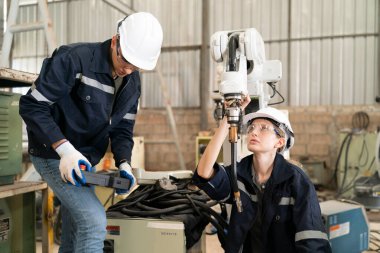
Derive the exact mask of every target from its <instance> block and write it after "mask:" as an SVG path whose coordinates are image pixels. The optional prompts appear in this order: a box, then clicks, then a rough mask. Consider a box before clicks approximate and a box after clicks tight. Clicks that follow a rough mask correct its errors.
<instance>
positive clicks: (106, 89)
mask: <svg viewBox="0 0 380 253" xmlns="http://www.w3.org/2000/svg"><path fill="white" fill-rule="evenodd" d="M75 77H76V78H77V79H81V81H82V83H83V84H86V85H88V86H91V87H94V88H97V89H99V90H102V91H104V92H106V93H109V94H114V93H115V88H114V87H111V86H108V85H105V84H102V83H100V82H98V81H97V80H95V79H92V78H90V77H87V76H84V75H82V74H81V73H78V74H77V75H76V76H75Z"/></svg>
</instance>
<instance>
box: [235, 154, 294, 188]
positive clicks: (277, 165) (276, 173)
mask: <svg viewBox="0 0 380 253" xmlns="http://www.w3.org/2000/svg"><path fill="white" fill-rule="evenodd" d="M252 162H253V155H252V154H251V155H249V156H246V157H244V158H243V159H242V160H241V162H240V164H239V167H240V168H239V170H238V175H239V176H240V177H242V178H244V179H245V180H247V181H248V182H249V181H250V180H252V172H251V168H252ZM291 176H292V173H291V170H290V166H289V165H288V163H287V162H286V160H285V158H284V157H283V156H282V155H281V154H279V153H277V154H276V157H275V159H274V166H273V171H272V174H271V176H270V180H271V181H272V183H273V184H280V183H282V182H284V181H286V180H288V179H289V178H290V177H291Z"/></svg>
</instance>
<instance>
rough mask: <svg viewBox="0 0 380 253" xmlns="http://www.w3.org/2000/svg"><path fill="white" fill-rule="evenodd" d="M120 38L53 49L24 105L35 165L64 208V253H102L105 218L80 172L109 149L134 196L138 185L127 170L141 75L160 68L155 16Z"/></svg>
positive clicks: (128, 25) (137, 19)
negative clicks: (134, 188)
mask: <svg viewBox="0 0 380 253" xmlns="http://www.w3.org/2000/svg"><path fill="white" fill-rule="evenodd" d="M115 30H117V32H116V34H115V35H114V36H113V37H112V38H111V39H109V40H106V41H104V42H99V43H76V44H70V45H63V46H61V47H59V48H58V49H56V50H55V51H54V53H53V55H52V56H51V57H49V58H47V59H45V60H44V62H43V66H42V68H41V71H40V75H39V77H38V78H37V80H36V81H35V83H34V85H33V87H32V88H31V89H30V90H29V92H28V93H27V94H26V95H24V96H22V97H21V99H20V115H21V116H22V118H23V119H24V121H25V123H26V125H27V131H28V142H29V147H28V151H29V154H30V158H31V160H32V162H33V165H34V167H35V168H36V170H37V171H38V172H39V173H40V174H41V177H42V178H43V179H44V180H45V181H46V182H47V183H48V185H49V186H50V187H51V188H52V189H53V191H54V194H55V196H57V197H58V199H59V200H60V203H61V214H62V236H61V245H60V252H81V253H85V252H90V253H100V252H103V242H104V239H105V236H106V223H107V221H106V214H105V211H104V207H103V205H102V204H101V203H100V202H99V200H98V198H97V196H96V195H95V193H94V191H93V189H92V188H89V187H87V186H83V184H84V183H85V179H84V178H83V176H82V173H81V168H82V167H81V165H84V167H85V168H86V170H91V169H92V166H93V165H96V164H98V163H99V161H100V159H101V158H102V157H103V156H104V154H105V152H106V151H107V148H108V146H109V143H110V144H111V145H110V146H111V150H112V153H113V155H114V159H115V165H116V166H117V167H118V168H119V170H120V176H121V177H125V178H128V179H130V181H131V187H130V188H129V190H130V189H132V188H133V186H134V185H135V182H136V180H135V178H134V176H133V174H132V173H131V166H130V162H131V154H132V148H133V129H134V125H135V118H136V113H137V107H138V101H139V98H140V94H141V84H140V76H139V71H137V70H139V69H144V70H151V69H153V68H154V67H155V66H156V63H157V60H158V57H159V55H160V52H161V44H162V28H161V25H160V23H159V22H158V20H157V19H156V18H155V17H154V16H153V15H152V14H150V13H147V12H140V13H135V14H132V15H130V16H128V17H126V18H124V19H122V20H121V21H119V22H117V24H116V25H115ZM116 192H117V193H118V194H124V193H127V191H122V190H117V191H116Z"/></svg>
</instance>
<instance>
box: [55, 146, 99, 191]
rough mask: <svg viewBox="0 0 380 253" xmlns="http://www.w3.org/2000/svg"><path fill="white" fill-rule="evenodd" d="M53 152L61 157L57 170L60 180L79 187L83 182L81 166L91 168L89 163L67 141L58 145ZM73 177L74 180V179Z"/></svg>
mask: <svg viewBox="0 0 380 253" xmlns="http://www.w3.org/2000/svg"><path fill="white" fill-rule="evenodd" d="M55 151H56V152H57V153H58V155H59V156H60V157H61V161H60V162H59V170H60V171H61V178H62V180H63V181H65V182H70V183H71V184H73V185H77V186H80V185H81V184H82V183H81V182H82V180H85V179H83V175H82V172H81V166H85V167H86V168H91V167H92V166H91V164H90V162H89V161H88V160H87V158H86V157H84V156H83V155H82V154H81V153H80V152H79V151H78V150H76V149H75V148H74V146H73V145H72V144H71V143H70V142H68V141H66V142H64V143H62V144H61V145H59V146H58V147H57V148H56V149H55ZM74 175H75V177H76V180H75V179H74ZM78 181H79V182H78Z"/></svg>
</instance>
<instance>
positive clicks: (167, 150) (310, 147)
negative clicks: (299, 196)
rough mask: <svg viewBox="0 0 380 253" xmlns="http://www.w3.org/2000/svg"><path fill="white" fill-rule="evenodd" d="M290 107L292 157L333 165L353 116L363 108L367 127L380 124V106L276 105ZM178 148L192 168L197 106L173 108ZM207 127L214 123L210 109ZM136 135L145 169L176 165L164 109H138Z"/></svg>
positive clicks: (192, 168) (168, 168) (164, 168)
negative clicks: (141, 143)
mask: <svg viewBox="0 0 380 253" xmlns="http://www.w3.org/2000/svg"><path fill="white" fill-rule="evenodd" d="M278 108H279V109H286V110H288V111H289V118H290V121H291V124H292V127H293V130H294V132H295V138H296V139H295V145H294V147H293V149H292V150H291V153H290V155H291V158H292V159H295V160H302V159H303V158H309V159H312V160H318V161H325V162H326V164H327V166H328V168H331V169H333V166H334V164H335V160H336V157H337V153H338V149H339V131H340V130H341V129H344V128H346V129H347V128H348V129H351V128H352V116H353V114H354V113H355V112H358V111H364V112H366V113H367V114H368V115H369V117H370V126H369V129H368V130H369V131H376V127H377V126H380V106H379V105H373V106H369V105H367V106H359V105H358V106H308V107H278ZM173 113H174V118H175V121H176V126H177V132H178V136H179V141H180V146H181V151H182V154H183V156H184V160H185V163H186V167H187V169H190V170H194V169H195V138H196V136H197V134H198V132H199V131H200V128H199V125H200V118H199V117H200V110H199V109H173ZM208 122H209V128H210V130H211V129H213V128H215V127H216V123H215V121H214V119H213V117H212V111H210V113H209V119H208ZM135 136H144V139H145V168H146V169H147V170H151V171H156V170H176V169H179V168H180V166H179V162H178V156H177V152H176V147H175V145H174V143H167V141H170V140H173V138H172V132H171V129H170V126H169V124H168V120H167V116H166V111H165V110H158V109H141V110H140V111H139V113H138V116H137V119H136V125H135Z"/></svg>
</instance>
